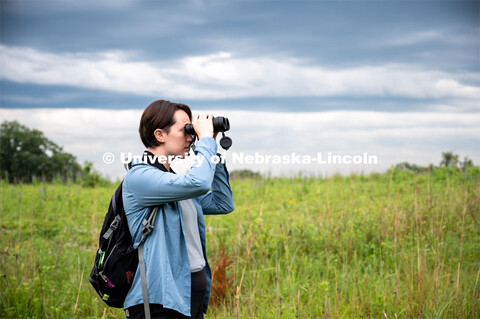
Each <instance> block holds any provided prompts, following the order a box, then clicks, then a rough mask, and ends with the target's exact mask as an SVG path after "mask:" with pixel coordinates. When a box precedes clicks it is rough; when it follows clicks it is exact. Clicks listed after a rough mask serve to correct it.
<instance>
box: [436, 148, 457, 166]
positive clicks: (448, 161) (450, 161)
mask: <svg viewBox="0 0 480 319" xmlns="http://www.w3.org/2000/svg"><path fill="white" fill-rule="evenodd" d="M459 163H460V162H459V160H458V155H457V154H454V153H453V152H444V153H442V161H441V162H440V167H458V164H459Z"/></svg>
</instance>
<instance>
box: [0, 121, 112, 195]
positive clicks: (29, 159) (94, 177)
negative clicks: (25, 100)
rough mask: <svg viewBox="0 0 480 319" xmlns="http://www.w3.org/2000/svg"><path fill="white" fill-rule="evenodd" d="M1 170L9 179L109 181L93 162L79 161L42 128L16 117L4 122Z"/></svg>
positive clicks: (0, 132)
mask: <svg viewBox="0 0 480 319" xmlns="http://www.w3.org/2000/svg"><path fill="white" fill-rule="evenodd" d="M0 170H1V177H2V180H7V181H8V182H9V183H31V182H33V181H42V182H52V181H54V180H60V181H61V182H63V183H66V182H70V181H71V182H74V183H82V184H83V185H84V186H95V185H99V184H108V183H110V181H108V180H107V179H105V178H104V177H102V176H101V174H100V173H98V172H97V171H96V170H95V169H94V168H93V163H92V162H85V163H84V164H83V165H81V164H79V163H78V162H77V159H76V157H75V156H73V155H72V154H70V153H67V152H65V151H64V150H63V147H61V146H59V145H57V144H55V143H54V142H53V141H51V140H49V139H48V138H47V137H46V136H45V135H44V134H43V132H41V131H39V130H36V129H30V128H28V127H26V126H25V125H22V124H20V123H19V122H17V121H5V122H3V123H2V124H1V127H0Z"/></svg>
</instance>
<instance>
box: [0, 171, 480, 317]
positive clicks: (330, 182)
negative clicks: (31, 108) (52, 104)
mask: <svg viewBox="0 0 480 319" xmlns="http://www.w3.org/2000/svg"><path fill="white" fill-rule="evenodd" d="M476 172H477V173H476V174H475V175H474V176H472V175H471V174H470V175H468V174H467V175H466V174H463V173H461V172H457V171H452V170H448V169H442V170H437V171H436V172H434V173H431V174H421V175H414V174H410V173H406V172H395V173H394V172H393V171H390V172H389V173H387V174H381V175H379V174H373V175H370V176H367V177H364V176H350V177H332V178H328V179H314V178H311V179H305V178H291V179H286V178H270V179H264V180H261V179H259V180H250V179H244V180H233V181H232V182H231V184H232V188H233V192H234V198H235V207H236V209H235V211H234V212H233V213H232V214H230V215H226V216H207V217H206V223H207V241H208V245H207V249H208V258H209V261H210V263H211V264H212V265H216V266H215V269H216V274H217V281H216V284H217V288H218V289H220V290H221V289H222V288H224V289H226V291H224V292H225V294H226V298H225V299H222V300H220V302H219V303H218V304H211V305H210V308H209V312H208V315H207V318H232V317H233V318H324V317H325V318H422V317H428V318H479V317H480V301H479V298H480V296H479V291H480V278H479V276H480V227H479V223H480V179H479V176H478V170H477V171H476ZM114 189H115V185H114V186H112V187H109V188H82V187H81V186H78V185H55V184H33V185H10V184H6V183H2V184H1V193H0V196H1V202H0V212H1V213H0V224H1V234H0V239H1V243H2V245H1V248H0V275H1V278H0V317H2V318H17V317H23V318H27V317H30V318H42V317H47V318H72V317H78V318H87V317H92V318H102V317H103V318H124V314H123V311H122V310H120V309H113V308H108V307H104V305H103V302H102V301H100V299H99V298H98V297H97V296H96V294H95V293H94V291H93V289H92V288H91V287H90V284H89V283H88V275H89V273H90V269H91V267H92V265H93V258H94V254H95V250H96V247H97V242H98V232H99V229H100V227H101V225H102V222H103V215H104V214H105V212H106V208H107V206H108V202H109V200H110V197H111V194H112V192H113V190H114ZM222 251H223V252H222ZM222 265H223V266H222ZM223 270H225V271H226V274H225V275H226V277H225V276H221V275H222V272H223ZM219 275H220V276H219ZM222 277H224V278H222ZM218 278H219V279H218ZM219 282H220V283H221V286H218V284H219Z"/></svg>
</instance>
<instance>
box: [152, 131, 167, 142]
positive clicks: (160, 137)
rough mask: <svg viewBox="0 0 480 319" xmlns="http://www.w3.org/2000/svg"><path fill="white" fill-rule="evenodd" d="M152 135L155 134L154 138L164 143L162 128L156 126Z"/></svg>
mask: <svg viewBox="0 0 480 319" xmlns="http://www.w3.org/2000/svg"><path fill="white" fill-rule="evenodd" d="M153 135H155V138H156V139H157V141H158V142H159V143H164V142H165V135H166V134H165V131H164V130H162V129H159V128H157V129H156V130H155V131H154V132H153Z"/></svg>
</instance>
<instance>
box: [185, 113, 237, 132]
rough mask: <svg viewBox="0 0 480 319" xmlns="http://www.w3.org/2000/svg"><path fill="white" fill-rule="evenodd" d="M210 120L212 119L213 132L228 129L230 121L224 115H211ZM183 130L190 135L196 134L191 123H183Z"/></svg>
mask: <svg viewBox="0 0 480 319" xmlns="http://www.w3.org/2000/svg"><path fill="white" fill-rule="evenodd" d="M212 121H213V132H225V131H228V130H229V129H230V122H229V121H228V119H227V118H226V117H223V116H219V117H213V118H212ZM185 132H186V133H187V134H190V135H194V134H196V133H195V130H194V129H193V125H192V124H187V125H185Z"/></svg>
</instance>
